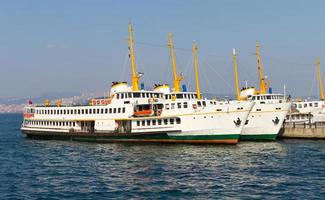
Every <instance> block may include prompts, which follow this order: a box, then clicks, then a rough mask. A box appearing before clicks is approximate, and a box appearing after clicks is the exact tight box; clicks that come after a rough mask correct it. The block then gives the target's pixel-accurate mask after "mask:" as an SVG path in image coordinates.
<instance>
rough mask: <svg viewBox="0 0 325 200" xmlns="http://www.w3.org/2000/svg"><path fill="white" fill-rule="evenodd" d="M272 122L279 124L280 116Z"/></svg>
mask: <svg viewBox="0 0 325 200" xmlns="http://www.w3.org/2000/svg"><path fill="white" fill-rule="evenodd" d="M272 122H273V123H274V125H277V124H279V122H280V120H279V118H278V117H276V118H275V119H273V120H272Z"/></svg>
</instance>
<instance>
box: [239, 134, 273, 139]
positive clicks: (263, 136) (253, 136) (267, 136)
mask: <svg viewBox="0 0 325 200" xmlns="http://www.w3.org/2000/svg"><path fill="white" fill-rule="evenodd" d="M277 136H278V134H277V133H275V134H248V133H246V134H245V135H240V137H239V140H276V138H277Z"/></svg>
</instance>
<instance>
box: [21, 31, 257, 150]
mask: <svg viewBox="0 0 325 200" xmlns="http://www.w3.org/2000/svg"><path fill="white" fill-rule="evenodd" d="M129 34H130V38H129V49H130V59H131V67H132V86H128V84H127V83H126V82H114V83H113V84H112V87H111V90H110V96H109V98H107V99H93V100H91V102H90V105H83V106H65V105H61V103H60V102H58V103H57V104H56V105H50V103H49V102H48V101H47V102H45V104H44V105H43V106H35V105H28V106H26V107H25V108H24V121H23V124H22V127H21V131H22V132H23V133H24V134H26V135H27V137H30V138H40V139H66V140H77V141H97V142H173V143H174V142H183V143H225V144H236V143H237V141H238V139H239V136H240V133H241V131H242V129H243V126H244V122H245V121H246V120H247V117H248V114H249V112H250V110H251V109H252V107H253V104H254V103H253V102H249V101H248V102H235V101H234V102H227V101H215V100H208V99H203V98H202V97H201V93H200V89H199V85H198V84H197V92H195V93H194V92H185V91H184V92H180V91H177V90H176V91H174V92H170V89H169V86H168V85H156V87H155V88H154V90H153V91H146V90H140V89H139V86H138V85H139V78H140V76H139V74H138V73H137V71H136V64H135V56H134V49H133V34H132V26H131V25H129ZM196 50H197V47H196V44H193V54H194V68H195V71H196V82H197V83H198V72H197V61H196Z"/></svg>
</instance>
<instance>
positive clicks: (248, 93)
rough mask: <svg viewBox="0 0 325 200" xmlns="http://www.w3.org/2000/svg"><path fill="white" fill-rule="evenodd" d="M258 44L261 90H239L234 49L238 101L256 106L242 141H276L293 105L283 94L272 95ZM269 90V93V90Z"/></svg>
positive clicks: (248, 120) (241, 138)
mask: <svg viewBox="0 0 325 200" xmlns="http://www.w3.org/2000/svg"><path fill="white" fill-rule="evenodd" d="M259 47H260V46H259V43H258V42H256V56H257V64H258V72H259V82H260V90H259V91H257V90H256V89H255V88H254V87H245V88H242V89H241V90H240V89H239V82H238V70H237V58H236V56H237V55H236V51H235V49H233V63H234V76H235V86H236V98H237V100H251V101H254V102H255V104H254V106H253V109H252V111H251V112H250V114H249V116H248V119H247V120H246V122H245V126H244V128H243V131H242V133H241V135H240V140H275V139H276V137H277V135H278V133H279V131H280V129H281V126H282V124H283V121H284V120H285V117H286V114H287V113H288V112H289V109H290V106H291V103H290V101H289V99H287V98H286V97H285V95H283V94H272V90H271V88H269V86H268V84H266V80H265V77H264V75H263V70H262V63H261V57H260V51H259ZM268 89H269V92H267V90H268Z"/></svg>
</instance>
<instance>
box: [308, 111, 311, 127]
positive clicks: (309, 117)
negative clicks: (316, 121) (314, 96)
mask: <svg viewBox="0 0 325 200" xmlns="http://www.w3.org/2000/svg"><path fill="white" fill-rule="evenodd" d="M308 121H309V128H311V113H308Z"/></svg>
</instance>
